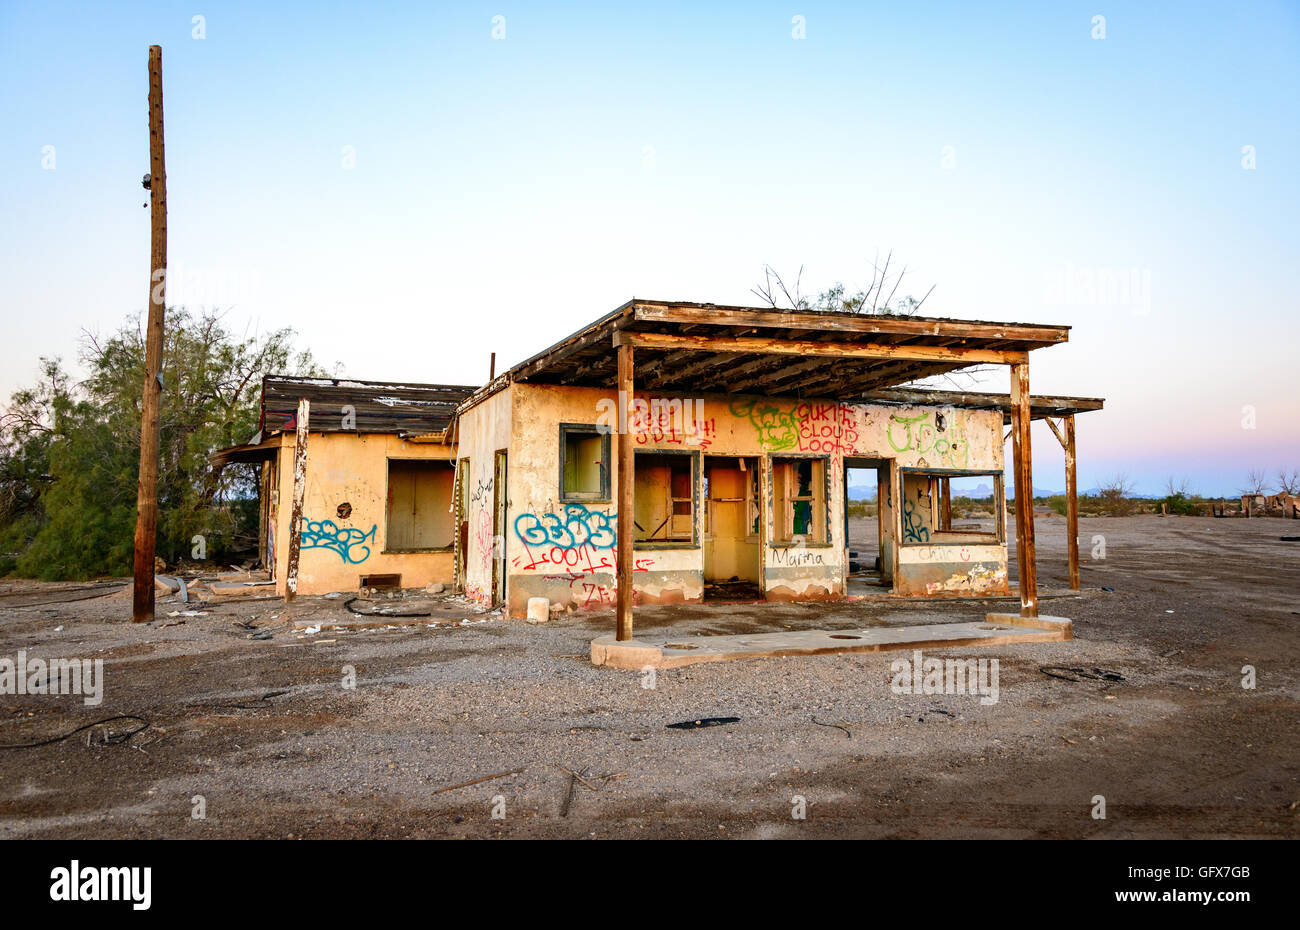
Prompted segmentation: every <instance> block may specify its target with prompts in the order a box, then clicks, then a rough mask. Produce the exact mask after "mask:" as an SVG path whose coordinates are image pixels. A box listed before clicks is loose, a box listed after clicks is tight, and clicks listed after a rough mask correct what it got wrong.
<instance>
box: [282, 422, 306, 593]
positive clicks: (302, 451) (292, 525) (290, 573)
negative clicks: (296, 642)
mask: <svg viewBox="0 0 1300 930" xmlns="http://www.w3.org/2000/svg"><path fill="white" fill-rule="evenodd" d="M310 417H311V403H310V402H309V401H308V400H307V398H305V397H304V398H302V399H301V400H299V401H298V417H297V419H296V420H295V424H296V427H297V429H296V431H295V433H294V437H293V504H292V505H291V506H290V508H289V567H288V568H287V569H286V570H285V573H284V600H285V603H288V602H289V601H291V600H293V599H294V598H295V597H296V596H297V594H298V557H299V554H300V553H301V550H302V504H303V500H304V499H305V498H306V496H307V427H308V425H309V422H310Z"/></svg>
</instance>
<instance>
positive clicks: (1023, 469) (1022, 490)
mask: <svg viewBox="0 0 1300 930" xmlns="http://www.w3.org/2000/svg"><path fill="white" fill-rule="evenodd" d="M1032 422H1033V421H1032V419H1031V414H1030V409H1029V363H1028V362H1020V363H1018V364H1015V365H1012V366H1011V427H1012V435H1011V450H1012V453H1011V454H1012V461H1013V463H1014V470H1015V476H1016V562H1017V565H1018V566H1019V568H1020V616H1022V617H1037V616H1038V563H1037V561H1036V559H1035V556H1034V469H1033V456H1032V454H1031V452H1030V446H1029V426H1030V423H1032Z"/></svg>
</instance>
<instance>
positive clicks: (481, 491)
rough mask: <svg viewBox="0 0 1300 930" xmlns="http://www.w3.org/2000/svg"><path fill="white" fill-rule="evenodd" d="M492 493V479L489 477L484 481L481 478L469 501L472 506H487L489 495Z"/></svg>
mask: <svg viewBox="0 0 1300 930" xmlns="http://www.w3.org/2000/svg"><path fill="white" fill-rule="evenodd" d="M491 493H492V479H491V478H490V477H489V478H488V479H487V480H486V481H484V480H483V479H482V478H480V479H478V487H476V488H475V489H474V493H473V494H471V495H470V496H469V501H470V503H471V504H478V503H483V505H484V506H487V499H488V495H489V494H491Z"/></svg>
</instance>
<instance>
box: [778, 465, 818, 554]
mask: <svg viewBox="0 0 1300 930" xmlns="http://www.w3.org/2000/svg"><path fill="white" fill-rule="evenodd" d="M772 507H773V517H774V524H775V525H774V527H773V532H772V542H774V543H791V544H793V543H798V542H803V543H805V544H807V545H825V544H826V542H827V541H828V540H827V533H826V460H825V459H821V458H773V459H772Z"/></svg>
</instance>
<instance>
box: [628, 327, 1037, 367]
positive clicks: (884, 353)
mask: <svg viewBox="0 0 1300 930" xmlns="http://www.w3.org/2000/svg"><path fill="white" fill-rule="evenodd" d="M613 342H614V345H616V346H619V345H630V346H633V347H635V348H645V349H662V350H665V351H667V350H672V349H694V350H696V351H698V352H735V353H740V354H748V355H803V356H808V355H818V356H823V357H825V358H845V359H901V360H913V361H918V362H958V363H960V364H963V365H979V364H995V365H1012V364H1018V363H1021V362H1024V361H1026V360H1027V358H1028V353H1027V352H1009V351H1006V350H1001V349H998V350H993V349H965V348H959V347H955V346H932V345H916V346H908V345H884V344H879V343H856V342H815V341H807V340H795V339H767V338H760V337H755V336H746V337H743V338H736V337H725V336H678V335H673V334H669V333H642V332H631V331H629V330H625V329H621V330H616V331H615V332H614V338H613Z"/></svg>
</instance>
